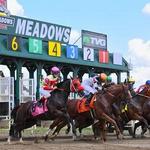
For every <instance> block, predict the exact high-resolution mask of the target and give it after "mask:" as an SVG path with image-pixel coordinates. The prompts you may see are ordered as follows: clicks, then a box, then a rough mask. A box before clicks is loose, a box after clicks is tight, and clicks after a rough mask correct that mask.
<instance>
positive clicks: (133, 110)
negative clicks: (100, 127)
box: [113, 91, 150, 137]
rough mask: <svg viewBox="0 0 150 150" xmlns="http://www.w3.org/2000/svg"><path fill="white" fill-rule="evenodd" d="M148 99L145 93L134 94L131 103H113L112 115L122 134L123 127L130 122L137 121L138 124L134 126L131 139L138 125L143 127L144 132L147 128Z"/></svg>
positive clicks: (149, 98) (149, 108)
mask: <svg viewBox="0 0 150 150" xmlns="http://www.w3.org/2000/svg"><path fill="white" fill-rule="evenodd" d="M149 101H150V97H148V96H145V91H141V92H140V93H138V94H135V93H134V96H133V97H132V100H131V101H124V103H123V104H122V103H120V102H119V103H114V104H113V113H114V114H115V118H116V121H117V124H118V126H119V128H120V130H121V132H123V126H124V125H125V124H127V123H128V122H129V121H131V120H139V122H140V123H137V124H135V128H134V133H133V137H135V130H136V128H137V127H138V125H144V126H145V130H147V128H148V122H147V118H146V115H148V111H149V110H150V107H149Z"/></svg>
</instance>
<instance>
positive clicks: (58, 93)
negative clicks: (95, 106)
mask: <svg viewBox="0 0 150 150" xmlns="http://www.w3.org/2000/svg"><path fill="white" fill-rule="evenodd" d="M81 89H82V87H81V83H80V80H79V79H78V78H75V79H67V80H65V81H63V82H61V83H58V85H57V89H55V90H54V91H52V92H51V96H50V97H48V98H47V103H46V105H47V109H48V111H47V112H45V113H44V114H41V115H37V116H32V114H31V109H32V105H33V102H32V101H29V102H26V103H23V104H21V105H20V106H17V107H16V108H14V110H13V111H12V117H13V119H14V123H13V124H12V125H11V127H10V131H9V138H8V142H10V136H14V135H15V134H16V133H18V134H19V138H20V141H21V142H22V135H21V131H22V130H24V129H26V128H29V127H31V126H33V125H35V124H36V122H37V120H54V119H56V118H57V117H58V118H60V117H61V118H63V119H64V120H66V121H67V124H68V126H70V123H71V125H72V131H73V133H74V134H75V135H76V130H75V128H74V124H73V121H72V119H70V117H69V114H68V112H67V108H66V103H67V100H68V96H69V94H70V92H80V90H81Z"/></svg>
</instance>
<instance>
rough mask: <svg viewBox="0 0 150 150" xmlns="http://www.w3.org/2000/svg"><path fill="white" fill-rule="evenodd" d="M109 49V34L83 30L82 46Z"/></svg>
mask: <svg viewBox="0 0 150 150" xmlns="http://www.w3.org/2000/svg"><path fill="white" fill-rule="evenodd" d="M83 46H86V47H91V48H94V49H103V50H107V35H105V34H101V33H95V32H90V31H86V30H82V47H83Z"/></svg>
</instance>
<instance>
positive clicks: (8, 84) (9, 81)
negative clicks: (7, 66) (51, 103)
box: [0, 77, 14, 120]
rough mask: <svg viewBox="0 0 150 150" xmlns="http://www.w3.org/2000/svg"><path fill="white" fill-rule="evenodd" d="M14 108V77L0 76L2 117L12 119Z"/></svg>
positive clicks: (0, 113)
mask: <svg viewBox="0 0 150 150" xmlns="http://www.w3.org/2000/svg"><path fill="white" fill-rule="evenodd" d="M13 108H14V78H13V77H0V118H1V119H6V120H9V119H10V114H11V110H12V109H13Z"/></svg>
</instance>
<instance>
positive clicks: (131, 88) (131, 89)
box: [127, 77, 135, 91]
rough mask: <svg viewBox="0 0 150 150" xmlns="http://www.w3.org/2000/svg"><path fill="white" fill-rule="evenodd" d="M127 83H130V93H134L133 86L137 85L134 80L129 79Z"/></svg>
mask: <svg viewBox="0 0 150 150" xmlns="http://www.w3.org/2000/svg"><path fill="white" fill-rule="evenodd" d="M127 82H128V84H129V90H130V91H133V90H134V88H133V86H134V84H135V80H134V78H132V77H130V78H128V80H127Z"/></svg>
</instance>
